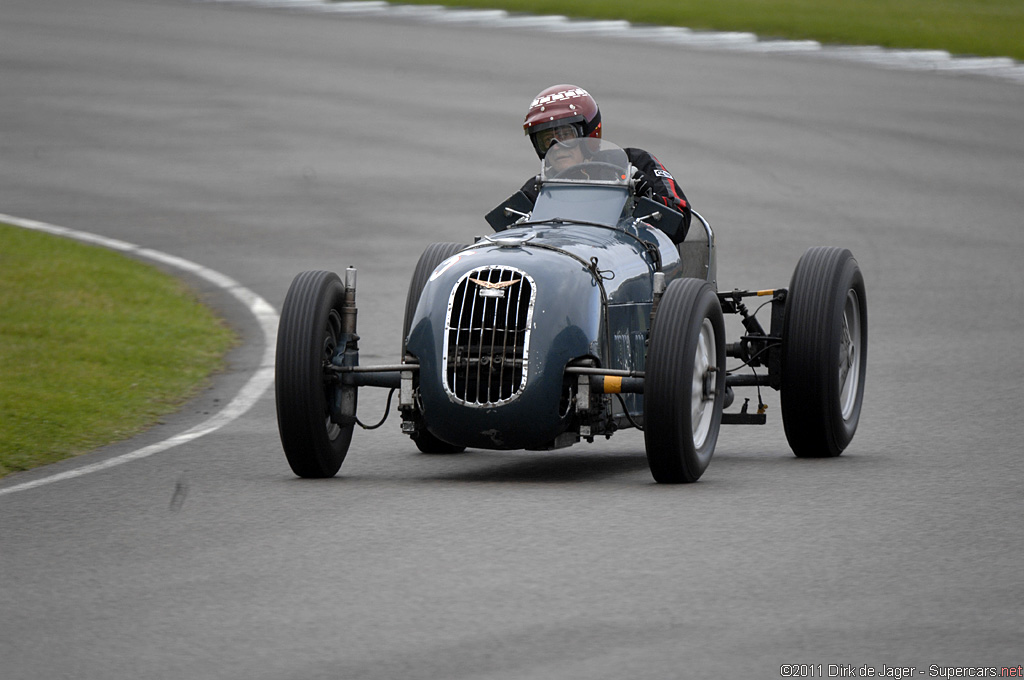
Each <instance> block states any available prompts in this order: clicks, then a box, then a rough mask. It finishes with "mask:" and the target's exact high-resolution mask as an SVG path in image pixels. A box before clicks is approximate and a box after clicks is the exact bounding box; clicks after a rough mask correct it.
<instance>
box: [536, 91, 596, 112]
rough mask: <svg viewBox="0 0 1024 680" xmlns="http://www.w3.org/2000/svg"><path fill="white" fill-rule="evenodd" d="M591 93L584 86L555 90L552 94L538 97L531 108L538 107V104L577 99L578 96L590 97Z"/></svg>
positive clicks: (543, 104)
mask: <svg viewBox="0 0 1024 680" xmlns="http://www.w3.org/2000/svg"><path fill="white" fill-rule="evenodd" d="M589 96H590V93H589V92H587V91H586V90H584V89H583V88H582V87H577V88H575V89H573V90H562V91H561V92H554V93H552V94H546V95H544V96H543V97H537V98H536V99H534V100H533V103H532V104H530V108H531V109H533V108H536V107H538V106H545V105H547V104H550V103H552V102H560V101H563V100H565V99H575V98H576V97H589Z"/></svg>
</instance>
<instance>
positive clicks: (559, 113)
mask: <svg viewBox="0 0 1024 680" xmlns="http://www.w3.org/2000/svg"><path fill="white" fill-rule="evenodd" d="M545 130H551V132H548V133H547V134H541V133H543V132H544V131H545ZM523 132H525V133H526V134H528V135H530V141H531V142H532V143H533V148H534V150H535V151H536V152H537V155H538V156H539V157H540V158H544V154H546V153H547V151H548V149H549V148H551V145H552V144H554V143H555V142H557V141H565V140H566V139H567V138H573V137H600V136H601V109H599V108H598V106H597V102H596V101H594V98H593V97H591V96H590V93H589V92H587V91H586V90H584V89H583V88H582V87H576V86H575V85H552V86H551V87H549V88H547V89H545V90H543V91H541V93H540V94H538V95H537V96H536V97H534V98H533V102H532V103H531V104H530V108H529V110H527V112H526V120H524V121H523Z"/></svg>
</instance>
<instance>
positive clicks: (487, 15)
mask: <svg viewBox="0 0 1024 680" xmlns="http://www.w3.org/2000/svg"><path fill="white" fill-rule="evenodd" d="M196 1H201V2H218V3H224V4H233V5H253V6H258V7H269V8H275V9H288V10H294V11H299V12H319V13H323V14H338V15H349V16H359V15H369V16H374V15H376V16H380V15H387V16H391V17H395V18H401V19H407V20H413V21H423V22H434V23H448V24H462V25H473V24H475V25H478V26H482V27H486V28H498V29H530V30H538V31H549V32H553V33H573V34H580V35H610V36H616V37H621V38H626V39H631V40H645V41H648V42H661V43H666V44H672V45H679V46H681V47H687V48H693V49H708V50H730V51H742V52H755V53H763V54H818V55H820V56H822V57H825V58H828V59H838V60H844V61H854V62H860V63H865V64H870V65H872V66H875V67H878V68H887V69H895V70H904V71H936V72H953V73H976V74H978V75H983V76H988V77H994V78H999V79H1002V80H1008V81H1012V82H1017V83H1024V64H1021V63H1020V62H1017V61H1015V60H1013V59H1010V58H1009V57H992V58H989V57H961V56H955V55H951V54H950V53H949V52H945V51H943V50H901V49H884V48H881V47H877V46H868V47H844V46H833V45H822V44H821V43H819V42H817V41H815V40H765V39H761V38H759V37H758V36H756V35H754V34H753V33H737V32H726V31H694V30H691V29H689V28H683V27H678V26H637V25H633V24H630V23H629V22H628V21H593V20H586V19H569V18H568V17H564V16H560V15H539V16H537V15H529V14H510V13H509V12H507V11H505V10H492V9H465V8H463V9H459V8H449V7H446V6H444V5H403V4H400V3H390V2H385V1H384V0H347V1H340V2H336V1H334V0H196Z"/></svg>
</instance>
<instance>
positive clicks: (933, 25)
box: [398, 0, 1024, 60]
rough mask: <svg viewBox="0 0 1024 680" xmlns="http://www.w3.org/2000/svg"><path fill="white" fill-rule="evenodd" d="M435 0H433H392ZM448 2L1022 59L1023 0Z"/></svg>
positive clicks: (420, 0)
mask: <svg viewBox="0 0 1024 680" xmlns="http://www.w3.org/2000/svg"><path fill="white" fill-rule="evenodd" d="M398 2H405V3H409V4H434V3H435V2H436V0H433V2H431V0H398ZM451 4H452V5H457V6H462V7H480V8H493V9H507V10H510V11H516V12H528V13H531V14H565V15H568V16H577V17H589V18H594V19H627V20H629V21H631V22H634V23H648V24H664V25H674V26H687V27H689V28H693V29H714V30H719V31H751V32H754V33H757V34H758V35H760V36H762V37H777V38H791V39H814V40H818V41H820V42H823V43H839V44H850V45H882V46H884V47H903V48H916V49H943V50H948V51H950V52H952V53H954V54H962V55H977V56H1006V57H1013V58H1015V59H1018V60H1024V2H1022V0H689V1H687V0H633V1H632V2H622V1H621V0H586V1H582V0H456V1H455V2H453V3H451Z"/></svg>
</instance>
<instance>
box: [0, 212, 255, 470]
mask: <svg viewBox="0 0 1024 680" xmlns="http://www.w3.org/2000/svg"><path fill="white" fill-rule="evenodd" d="M234 342H235V334H234V333H233V331H231V330H230V329H229V328H228V327H227V326H226V325H224V324H223V323H222V322H221V321H220V320H219V319H218V318H217V317H215V316H214V315H213V313H212V312H211V311H210V310H209V309H207V308H206V307H204V306H203V305H202V304H200V302H199V301H198V300H197V298H196V296H195V294H194V293H193V292H192V291H191V290H190V289H188V288H187V287H186V286H185V285H184V284H183V283H181V282H180V281H178V280H177V279H175V278H174V277H172V276H170V275H168V274H165V273H163V272H161V271H159V270H157V269H154V268H153V267H150V266H148V265H145V264H143V263H141V262H138V261H136V260H132V259H130V258H127V257H125V256H123V255H121V254H119V253H115V252H112V251H109V250H105V249H103V248H99V247H95V246H90V245H84V244H81V243H77V242H74V241H71V240H68V239H63V238H59V237H56V236H50V235H48V234H40V233H36V232H32V231H29V230H25V229H19V228H16V227H12V226H9V225H4V224H0V376H2V379H0V477H2V476H4V475H7V474H10V473H12V472H16V471H19V470H27V469H29V468H32V467H36V466H39V465H44V464H46V463H52V462H54V461H57V460H61V459H63V458H67V457H69V456H73V455H76V454H79V453H84V452H86V451H89V450H92V449H94V448H96V447H98V446H100V445H103V444H106V443H109V442H112V441H116V440H119V439H123V438H126V437H129V436H131V435H133V434H136V433H138V432H139V431H141V430H143V429H145V428H146V427H147V426H150V425H152V424H154V423H155V422H157V421H158V420H159V418H160V417H161V416H162V415H165V414H167V413H169V412H171V411H173V410H175V409H176V408H178V407H180V406H181V404H182V403H183V402H184V401H185V400H186V399H188V398H189V397H190V396H192V395H194V394H195V393H196V392H197V390H198V389H199V388H200V387H201V386H202V385H203V383H204V381H205V380H206V379H207V378H208V376H209V375H210V374H211V373H213V372H215V371H217V370H218V369H220V368H221V367H222V366H223V357H224V354H225V352H226V351H227V350H228V348H229V347H230V346H231V345H232V344H233V343H234Z"/></svg>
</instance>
